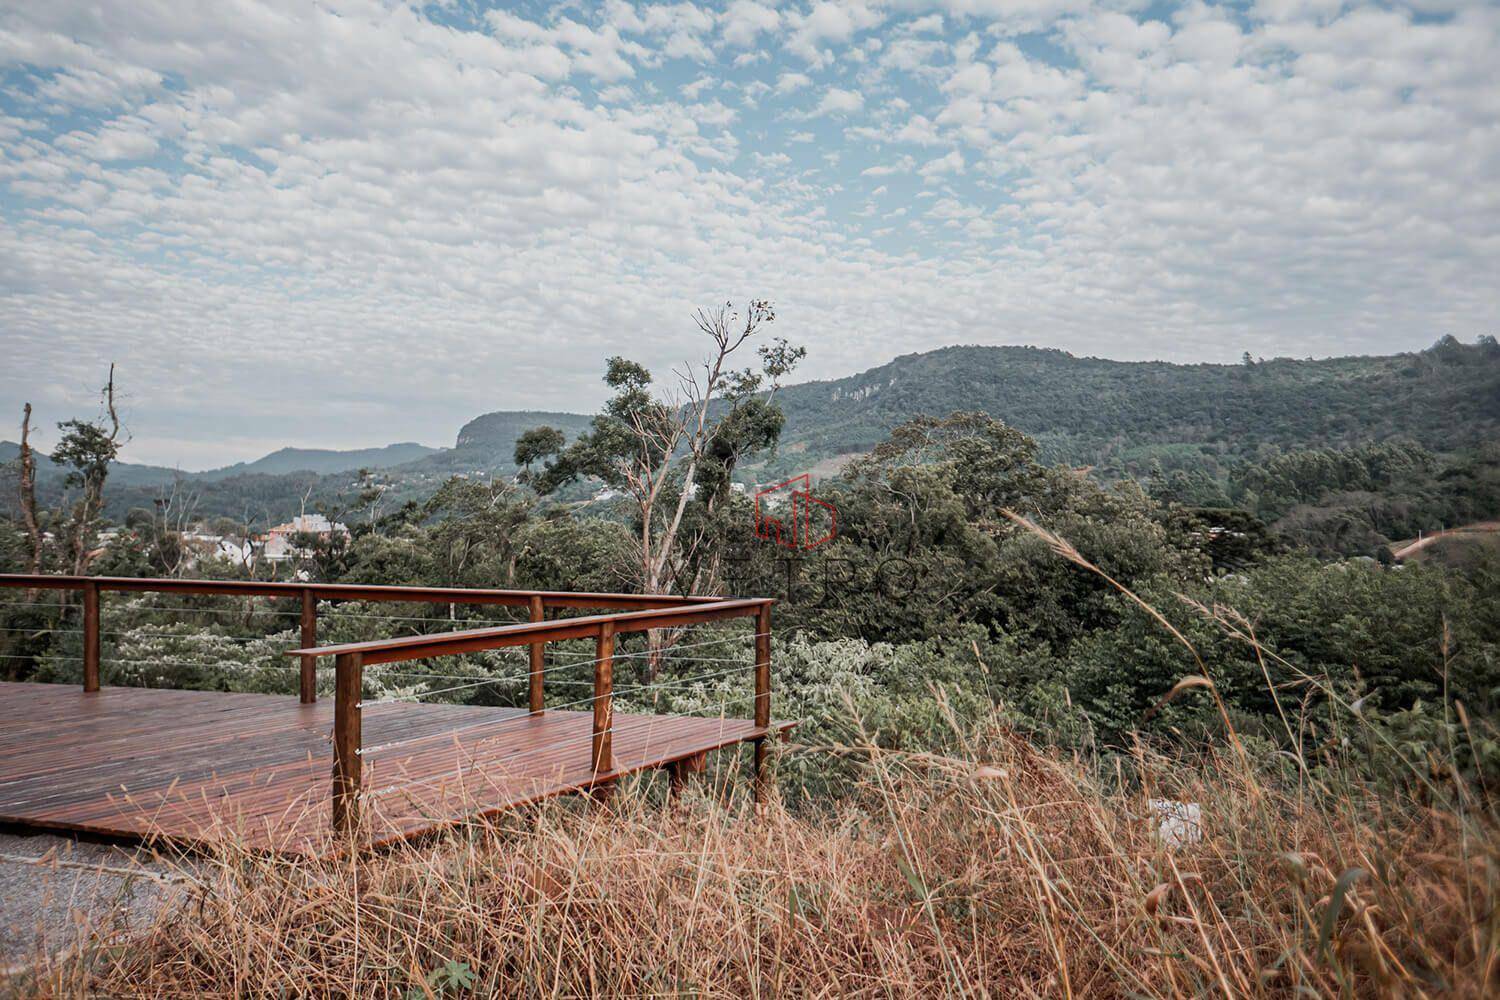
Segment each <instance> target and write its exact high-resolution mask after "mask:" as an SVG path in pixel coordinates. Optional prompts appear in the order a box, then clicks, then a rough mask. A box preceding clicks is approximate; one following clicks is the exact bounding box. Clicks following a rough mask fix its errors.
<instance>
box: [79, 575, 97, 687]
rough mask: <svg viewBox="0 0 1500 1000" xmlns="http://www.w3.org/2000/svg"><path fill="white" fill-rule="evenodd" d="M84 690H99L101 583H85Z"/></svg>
mask: <svg viewBox="0 0 1500 1000" xmlns="http://www.w3.org/2000/svg"><path fill="white" fill-rule="evenodd" d="M83 690H84V691H86V692H93V691H98V690H99V585H98V584H97V583H94V582H93V581H92V580H91V581H89V582H87V583H85V584H84V585H83Z"/></svg>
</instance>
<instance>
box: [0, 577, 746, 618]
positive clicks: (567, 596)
mask: <svg viewBox="0 0 1500 1000" xmlns="http://www.w3.org/2000/svg"><path fill="white" fill-rule="evenodd" d="M90 584H92V585H93V586H96V587H98V588H99V589H100V590H112V591H134V592H141V591H144V592H148V593H160V594H209V595H226V596H240V597H299V596H301V595H302V594H303V593H304V592H308V591H310V592H312V593H313V594H315V595H316V596H318V597H319V598H322V599H323V600H330V601H388V602H394V603H401V602H405V603H413V604H501V605H510V606H515V607H525V606H527V605H529V604H530V603H531V599H532V598H533V597H540V598H541V599H542V606H543V607H548V608H613V609H618V610H646V609H653V608H677V607H685V606H686V607H692V606H697V605H701V604H716V603H720V602H722V600H723V598H718V597H688V596H682V595H677V594H603V593H583V592H573V591H566V590H496V589H477V588H468V587H396V586H387V585H383V584H368V585H367V584H348V583H298V582H295V581H275V580H187V579H168V578H162V577H130V576H65V575H61V574H54V573H41V574H29V573H0V587H19V588H25V589H28V590H81V589H83V588H84V587H85V586H86V585H90Z"/></svg>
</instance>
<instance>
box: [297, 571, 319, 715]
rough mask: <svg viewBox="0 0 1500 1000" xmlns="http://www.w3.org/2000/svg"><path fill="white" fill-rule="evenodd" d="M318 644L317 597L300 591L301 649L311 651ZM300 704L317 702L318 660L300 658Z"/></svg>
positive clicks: (311, 593)
mask: <svg viewBox="0 0 1500 1000" xmlns="http://www.w3.org/2000/svg"><path fill="white" fill-rule="evenodd" d="M317 644H318V595H317V594H315V593H313V592H312V591H311V590H304V591H302V648H303V649H312V648H313V647H314V646H316V645H317ZM300 686H301V693H302V704H304V705H311V704H312V703H313V702H315V701H317V700H318V658H317V657H316V656H304V657H302V682H301V685H300Z"/></svg>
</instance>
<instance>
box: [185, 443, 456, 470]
mask: <svg viewBox="0 0 1500 1000" xmlns="http://www.w3.org/2000/svg"><path fill="white" fill-rule="evenodd" d="M438 450H439V449H437V448H429V447H427V446H426V445H421V444H417V443H415V442H413V441H403V442H401V443H399V444H388V445H386V446H385V447H384V448H359V449H355V450H353V451H332V450H329V449H326V448H282V449H280V450H279V451H273V452H271V454H269V455H267V456H265V457H264V458H258V459H256V460H255V461H253V462H238V463H236V464H234V465H227V466H225V467H224V468H222V469H211V470H209V471H208V472H199V473H193V477H194V478H197V479H208V480H214V479H228V478H230V477H231V476H243V475H256V474H263V475H283V474H286V473H289V472H316V473H318V474H320V475H330V474H332V473H336V472H355V471H357V470H359V469H385V468H389V467H391V466H393V465H404V464H406V463H407V462H415V461H417V460H418V459H421V458H425V457H426V456H428V455H432V454H436V453H437V452H438Z"/></svg>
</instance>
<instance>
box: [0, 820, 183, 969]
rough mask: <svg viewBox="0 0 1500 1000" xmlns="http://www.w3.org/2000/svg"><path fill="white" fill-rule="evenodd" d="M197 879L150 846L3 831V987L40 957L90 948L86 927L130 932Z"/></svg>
mask: <svg viewBox="0 0 1500 1000" xmlns="http://www.w3.org/2000/svg"><path fill="white" fill-rule="evenodd" d="M190 884H191V883H190V881H189V878H188V877H187V876H186V875H185V873H184V871H183V869H182V867H181V866H180V864H177V863H172V862H166V861H163V860H161V859H159V858H157V857H156V856H155V855H154V854H153V853H152V852H150V851H149V850H146V849H143V848H133V847H120V846H114V845H107V844H90V843H79V842H76V841H74V840H72V839H71V838H68V837H55V836H48V835H37V836H19V835H16V834H10V833H0V994H3V993H5V992H6V990H5V984H4V980H5V979H7V978H9V977H12V976H15V975H17V974H19V973H24V972H25V971H26V970H27V969H28V968H29V967H30V966H31V965H32V964H33V963H34V962H36V961H37V960H38V959H39V958H40V957H42V956H44V955H56V954H58V953H59V952H64V951H70V950H72V949H76V948H79V947H87V946H88V944H89V943H90V942H89V941H87V940H84V938H83V935H82V933H81V931H80V928H81V927H83V926H93V927H95V928H99V927H103V928H107V929H108V930H109V931H112V932H118V933H119V934H120V935H128V934H129V933H130V932H131V931H132V930H138V929H140V928H143V927H146V926H149V924H150V923H151V921H153V920H154V919H155V917H156V914H157V912H158V911H159V910H160V909H161V907H162V906H163V905H165V904H166V903H167V902H168V901H169V900H171V899H172V898H173V897H174V895H175V894H177V893H181V892H185V891H188V890H189V888H190Z"/></svg>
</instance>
